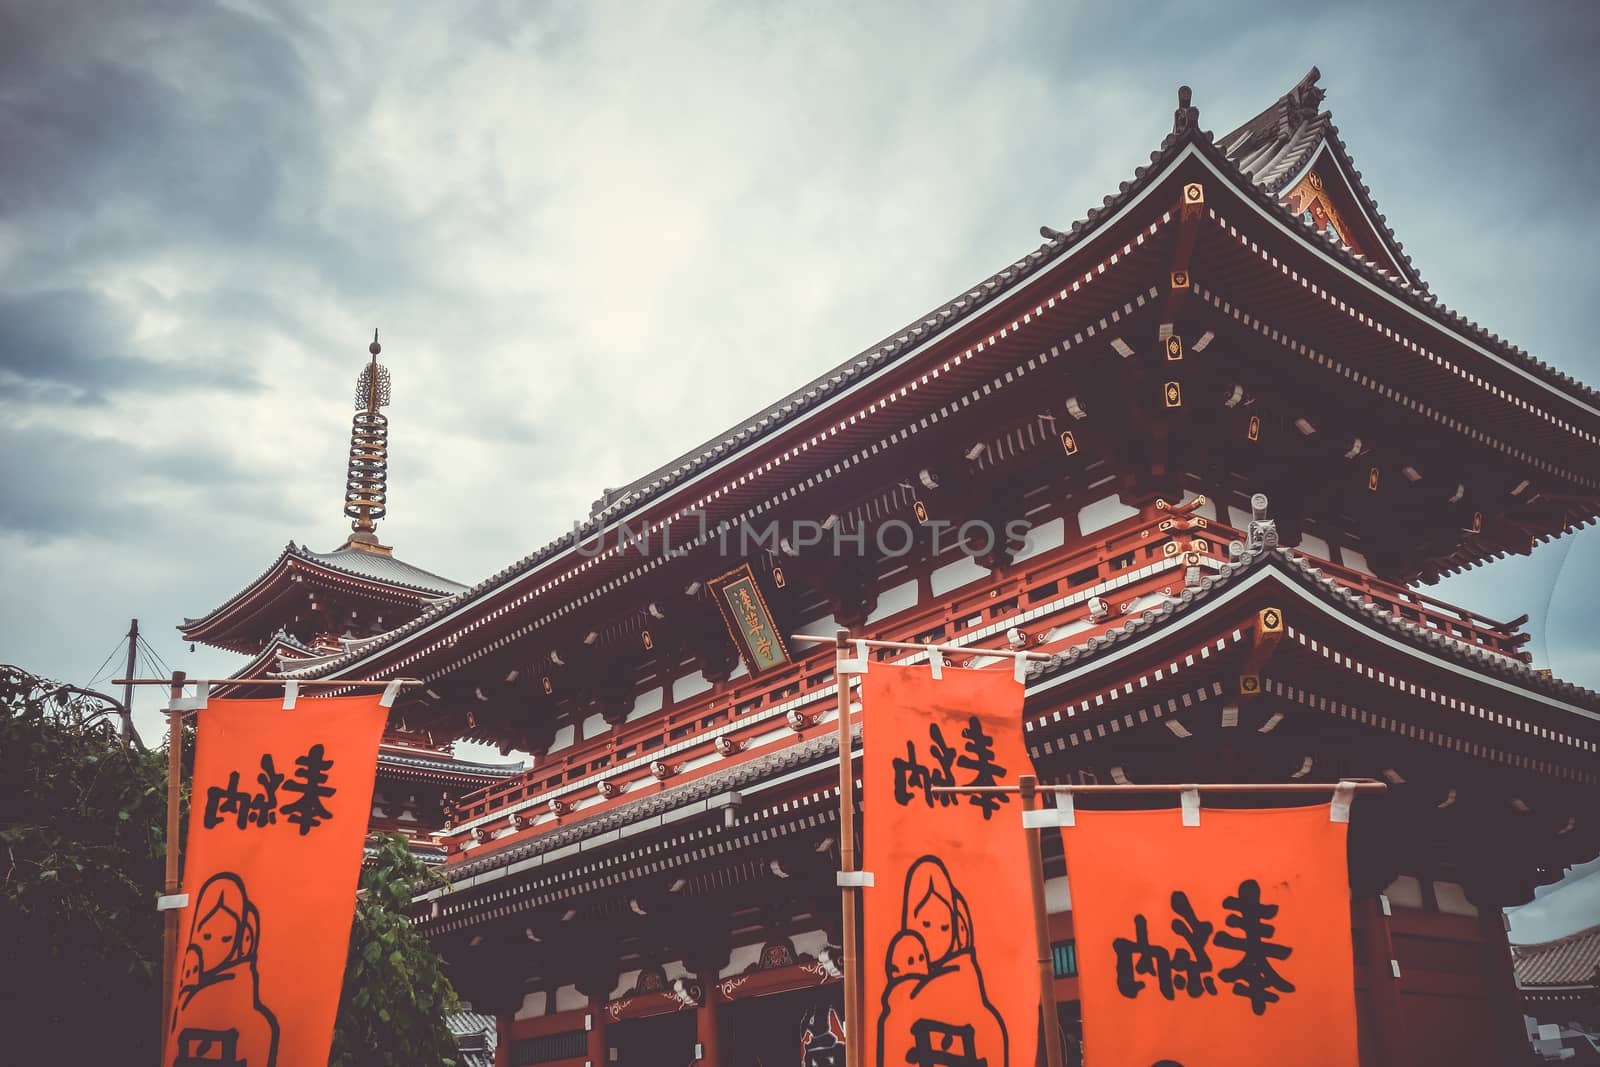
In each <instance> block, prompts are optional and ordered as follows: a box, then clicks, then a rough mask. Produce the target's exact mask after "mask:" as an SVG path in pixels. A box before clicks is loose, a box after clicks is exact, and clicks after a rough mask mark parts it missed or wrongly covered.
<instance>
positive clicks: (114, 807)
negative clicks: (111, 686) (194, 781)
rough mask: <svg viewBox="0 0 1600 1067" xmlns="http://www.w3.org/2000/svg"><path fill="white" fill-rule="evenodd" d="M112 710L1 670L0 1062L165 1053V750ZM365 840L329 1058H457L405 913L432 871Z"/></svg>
mask: <svg viewBox="0 0 1600 1067" xmlns="http://www.w3.org/2000/svg"><path fill="white" fill-rule="evenodd" d="M119 709H120V705H119V704H118V703H117V702H116V701H115V700H114V699H112V698H111V697H106V696H103V695H100V694H94V693H85V692H83V691H81V690H75V689H72V688H71V687H69V686H62V685H58V684H56V683H53V682H49V681H46V680H43V679H40V678H37V677H35V676H33V675H31V674H28V673H27V672H26V671H22V670H19V669H18V668H16V667H11V666H5V665H0V1033H3V1034H4V1035H5V1036H4V1041H3V1045H0V1047H3V1048H4V1053H3V1054H0V1062H7V1063H9V1062H13V1061H14V1062H17V1063H155V1062H156V1061H157V1059H158V1058H159V1056H160V1050H159V1043H160V1039H161V1018H160V1016H161V932H162V920H161V916H160V914H159V913H158V912H157V911H156V909H155V899H156V895H157V894H158V893H159V892H160V890H161V887H162V882H163V880H164V877H165V863H166V848H165V839H166V833H165V828H166V798H167V757H166V753H165V752H164V751H158V752H143V751H140V750H138V749H136V748H128V747H124V746H123V745H122V744H121V743H120V742H119V739H118V731H117V718H116V712H117V711H118V710H119ZM188 732H190V733H192V731H188ZM185 749H186V751H185V759H184V765H185V771H186V772H187V771H189V770H190V769H191V755H192V752H193V744H192V741H190V742H189V743H187V744H186V745H185ZM185 777H187V773H186V775H185ZM372 842H373V843H374V844H375V846H376V848H375V852H376V862H375V863H374V864H372V865H371V866H369V867H368V868H366V869H365V870H363V871H362V875H361V888H362V890H363V892H362V893H361V896H360V898H359V899H358V901H357V903H356V913H355V922H354V924H353V925H352V927H351V931H350V955H349V960H348V963H347V966H346V969H345V976H344V988H343V991H342V993H341V996H340V1002H339V1015H338V1022H337V1023H336V1025H335V1030H334V1042H333V1054H332V1057H331V1058H330V1061H329V1062H330V1064H332V1065H333V1067H390V1065H400V1064H405V1065H411V1064H424V1063H425V1064H429V1065H433V1064H440V1065H450V1064H454V1063H455V1062H456V1060H457V1059H458V1056H459V1054H458V1052H457V1049H456V1044H455V1040H454V1039H453V1038H452V1037H451V1035H450V1031H449V1028H448V1027H447V1026H446V1025H445V1022H444V1017H445V1014H446V1013H447V1012H450V1011H455V1010H457V1009H458V1007H459V1005H458V1002H457V1000H456V995H455V992H454V990H452V989H451V987H450V983H449V981H448V980H447V979H446V978H445V976H444V973H443V970H442V969H441V966H440V961H439V957H438V955H437V954H436V953H435V952H434V951H433V948H432V947H431V946H430V945H429V944H428V943H427V941H426V940H425V939H424V938H423V937H422V935H420V934H419V933H417V931H416V930H415V929H414V928H413V927H412V926H411V924H410V923H409V922H408V921H407V920H406V917H405V908H406V906H407V905H408V904H409V903H410V900H411V893H412V891H413V889H414V887H415V886H416V885H417V884H419V883H420V882H423V881H425V880H427V879H429V878H430V877H434V876H432V875H430V873H429V872H428V870H427V868H426V867H424V866H423V865H422V864H421V863H420V862H419V861H418V860H416V859H415V858H414V857H413V856H412V855H411V854H410V852H409V851H408V850H407V848H406V844H405V839H404V838H403V837H401V836H399V835H394V834H385V835H377V836H375V837H374V838H373V839H372Z"/></svg>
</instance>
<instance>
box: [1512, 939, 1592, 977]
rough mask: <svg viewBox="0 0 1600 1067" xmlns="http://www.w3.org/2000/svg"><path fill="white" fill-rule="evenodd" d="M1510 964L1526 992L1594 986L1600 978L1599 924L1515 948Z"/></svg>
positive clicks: (1513, 946) (1513, 948)
mask: <svg viewBox="0 0 1600 1067" xmlns="http://www.w3.org/2000/svg"><path fill="white" fill-rule="evenodd" d="M1511 965H1512V967H1513V969H1514V970H1515V971H1516V975H1517V985H1519V986H1521V987H1522V988H1524V989H1528V988H1539V987H1549V986H1586V987H1591V988H1592V987H1593V986H1594V985H1595V984H1596V982H1597V981H1600V978H1597V977H1596V973H1597V970H1596V969H1597V968H1600V923H1596V924H1595V925H1594V926H1591V927H1589V928H1588V929H1585V930H1579V931H1578V932H1577V933H1575V934H1568V935H1567V936H1566V937H1561V938H1557V939H1556V940H1554V941H1541V942H1539V943H1538V944H1533V945H1512V946H1511Z"/></svg>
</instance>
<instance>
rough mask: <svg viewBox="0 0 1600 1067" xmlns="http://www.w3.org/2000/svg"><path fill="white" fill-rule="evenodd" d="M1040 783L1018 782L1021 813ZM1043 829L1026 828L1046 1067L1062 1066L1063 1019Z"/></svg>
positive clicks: (1034, 801)
mask: <svg viewBox="0 0 1600 1067" xmlns="http://www.w3.org/2000/svg"><path fill="white" fill-rule="evenodd" d="M1038 784H1039V780H1038V779H1037V778H1035V777H1034V776H1033V775H1031V774H1024V775H1022V776H1021V777H1019V778H1018V779H1017V791H1018V792H1019V793H1020V794H1021V796H1022V810H1023V811H1032V810H1033V809H1034V808H1035V807H1037V806H1038V803H1039V797H1038V789H1037V787H1038ZM1043 832H1044V831H1042V830H1037V829H1032V828H1029V829H1026V830H1024V831H1023V833H1024V834H1026V835H1027V838H1028V875H1029V877H1028V881H1029V882H1030V883H1031V885H1032V888H1033V944H1034V948H1035V950H1036V952H1037V955H1038V957H1039V1017H1040V1022H1041V1023H1042V1024H1043V1025H1042V1027H1041V1028H1042V1029H1043V1031H1044V1055H1045V1064H1046V1067H1061V1020H1060V1019H1059V1017H1058V1016H1057V1015H1056V969H1055V961H1054V960H1053V959H1052V958H1051V954H1050V915H1049V913H1048V912H1047V911H1046V909H1045V899H1044V850H1043V848H1042V847H1041V845H1040V841H1039V835H1040V834H1041V833H1043Z"/></svg>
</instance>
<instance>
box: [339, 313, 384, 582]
mask: <svg viewBox="0 0 1600 1067" xmlns="http://www.w3.org/2000/svg"><path fill="white" fill-rule="evenodd" d="M367 351H368V352H369V353H371V355H372V359H371V362H369V363H368V364H367V365H366V366H365V367H363V368H361V374H360V376H359V377H357V378H356V414H355V417H354V418H353V419H352V420H351V423H350V465H349V467H348V468H347V469H346V473H345V488H344V513H345V515H346V516H347V517H348V518H349V519H350V520H351V522H350V530H351V533H350V537H349V539H348V540H346V541H345V544H346V545H347V546H349V547H350V548H359V549H362V550H364V551H367V552H376V553H380V554H382V555H389V553H390V551H391V550H390V549H389V547H388V546H387V545H383V544H380V543H379V542H378V535H377V522H378V520H379V519H381V518H383V517H384V515H385V514H386V513H387V510H388V509H387V506H386V505H387V501H388V493H387V487H388V480H389V420H388V418H386V417H385V416H384V414H383V413H382V412H381V411H380V410H379V408H382V407H384V406H386V405H387V404H388V403H389V368H387V367H385V366H384V365H383V364H381V363H379V362H378V353H379V352H382V351H383V346H382V345H380V344H378V331H377V330H373V331H372V344H370V345H369V346H367Z"/></svg>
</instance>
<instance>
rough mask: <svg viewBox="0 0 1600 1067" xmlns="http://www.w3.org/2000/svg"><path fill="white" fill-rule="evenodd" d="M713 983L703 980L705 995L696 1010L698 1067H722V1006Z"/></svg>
mask: <svg viewBox="0 0 1600 1067" xmlns="http://www.w3.org/2000/svg"><path fill="white" fill-rule="evenodd" d="M715 978H716V976H715V975H713V976H712V981H710V982H707V981H705V980H704V979H702V980H701V982H702V986H703V987H704V989H705V995H704V996H702V997H701V1001H700V1007H698V1008H696V1009H695V1018H694V1039H695V1043H696V1044H698V1045H699V1046H700V1058H699V1059H698V1060H696V1061H695V1063H696V1064H697V1065H698V1067H722V1005H721V1004H720V1003H719V1002H718V999H717V988H716V985H715V984H714V982H715Z"/></svg>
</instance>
